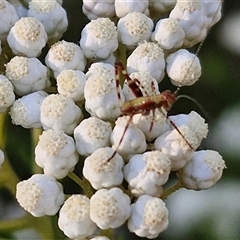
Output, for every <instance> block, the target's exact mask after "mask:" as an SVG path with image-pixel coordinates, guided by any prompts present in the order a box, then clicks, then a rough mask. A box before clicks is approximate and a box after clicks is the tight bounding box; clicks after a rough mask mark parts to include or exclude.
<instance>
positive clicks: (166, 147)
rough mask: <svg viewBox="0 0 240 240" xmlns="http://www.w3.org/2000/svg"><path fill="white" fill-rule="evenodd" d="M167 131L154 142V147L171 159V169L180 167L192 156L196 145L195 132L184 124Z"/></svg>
mask: <svg viewBox="0 0 240 240" xmlns="http://www.w3.org/2000/svg"><path fill="white" fill-rule="evenodd" d="M178 130H179V131H180V132H181V133H182V135H180V133H179V132H178V131H177V129H174V130H170V131H167V132H165V133H163V134H162V135H160V136H159V137H158V138H157V139H156V140H155V142H154V148H155V149H158V150H160V151H162V152H163V153H164V154H165V155H167V156H168V157H169V158H170V160H171V170H172V171H176V170H178V169H180V168H182V167H183V166H184V165H185V164H186V162H187V161H189V160H190V159H191V158H192V155H193V152H194V150H195V149H196V148H197V147H198V143H199V142H198V139H197V136H196V134H195V133H194V132H193V131H192V130H191V129H190V128H189V127H188V126H186V125H182V126H180V127H179V128H178ZM189 145H190V146H189Z"/></svg>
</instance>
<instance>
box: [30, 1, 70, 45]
mask: <svg viewBox="0 0 240 240" xmlns="http://www.w3.org/2000/svg"><path fill="white" fill-rule="evenodd" d="M28 16H29V17H35V18H36V19H38V20H39V22H41V23H42V24H43V26H44V28H45V31H46V33H47V35H48V41H49V40H51V41H52V42H56V41H58V40H59V39H60V38H61V37H62V35H63V33H64V32H65V31H66V30H67V26H68V19H67V14H66V11H65V10H64V9H63V8H62V6H61V5H60V4H59V3H58V2H57V1H56V0H48V1H39V0H32V1H31V2H30V3H29V10H28Z"/></svg>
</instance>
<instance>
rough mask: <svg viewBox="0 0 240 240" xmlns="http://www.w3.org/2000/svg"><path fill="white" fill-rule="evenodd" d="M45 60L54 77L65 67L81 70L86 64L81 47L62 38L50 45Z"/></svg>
mask: <svg viewBox="0 0 240 240" xmlns="http://www.w3.org/2000/svg"><path fill="white" fill-rule="evenodd" d="M45 62H46V64H47V66H48V67H49V68H51V69H52V70H53V73H54V77H55V78H56V77H57V76H58V75H59V73H60V72H61V71H63V70H66V69H74V70H80V71H83V70H84V69H85V65H86V59H85V57H84V55H83V52H82V50H81V48H80V47H79V46H78V45H77V44H74V43H71V42H66V41H64V40H62V41H59V42H57V43H55V44H53V45H52V46H51V48H50V49H49V51H48V53H47V55H46V58H45Z"/></svg>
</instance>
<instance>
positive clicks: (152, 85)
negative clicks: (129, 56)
mask: <svg viewBox="0 0 240 240" xmlns="http://www.w3.org/2000/svg"><path fill="white" fill-rule="evenodd" d="M129 77H130V78H131V79H137V81H136V82H135V83H136V85H137V86H138V87H139V89H140V91H141V92H142V95H143V96H152V95H156V94H159V93H160V92H159V89H158V82H157V81H156V80H155V79H154V78H153V77H152V76H151V75H150V73H149V72H133V73H131V74H130V75H129ZM122 91H123V94H124V96H125V100H126V101H129V100H132V99H134V98H136V96H135V94H134V93H133V92H132V89H131V88H130V87H129V85H128V81H127V80H125V82H124V85H123V90H122Z"/></svg>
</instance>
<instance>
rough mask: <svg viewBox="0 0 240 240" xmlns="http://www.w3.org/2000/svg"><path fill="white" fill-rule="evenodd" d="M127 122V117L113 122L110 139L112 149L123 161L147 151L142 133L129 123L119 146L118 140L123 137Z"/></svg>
mask: <svg viewBox="0 0 240 240" xmlns="http://www.w3.org/2000/svg"><path fill="white" fill-rule="evenodd" d="M128 122H129V116H123V117H119V118H118V119H117V120H116V122H115V124H116V125H115V127H114V129H113V132H112V134H111V138H110V140H111V143H112V148H113V149H116V150H117V152H118V153H119V154H120V155H121V156H122V157H123V158H124V159H129V158H130V157H131V156H132V155H134V154H137V153H143V152H145V151H146V149H147V144H146V139H145V136H144V134H143V132H142V131H141V130H140V129H139V128H137V127H136V126H135V125H134V124H133V123H132V122H130V123H129V126H128V128H127V130H126V132H125V134H124V137H123V140H122V142H121V144H120V146H119V142H120V139H121V138H122V136H123V133H124V130H125V129H126V126H127V123H128Z"/></svg>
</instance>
